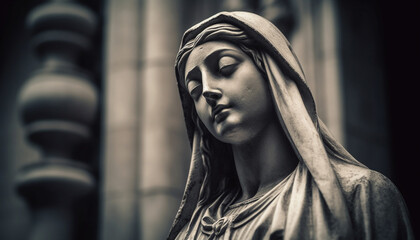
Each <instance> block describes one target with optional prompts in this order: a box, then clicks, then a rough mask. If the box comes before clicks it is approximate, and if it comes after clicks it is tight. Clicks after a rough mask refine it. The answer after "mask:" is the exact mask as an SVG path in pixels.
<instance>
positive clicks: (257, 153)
mask: <svg viewBox="0 0 420 240" xmlns="http://www.w3.org/2000/svg"><path fill="white" fill-rule="evenodd" d="M232 151H233V157H234V161H235V167H236V172H237V174H238V179H239V184H240V186H241V190H242V194H241V197H240V198H239V199H238V201H242V200H245V199H248V198H251V197H253V196H255V195H259V194H262V193H264V192H266V191H267V190H268V189H271V187H272V186H273V185H274V184H276V183H279V182H280V181H281V180H283V179H284V178H285V177H287V176H288V175H289V174H290V173H291V172H292V171H293V169H294V168H295V167H296V165H297V163H298V159H297V157H296V154H295V153H294V151H293V149H292V147H291V145H290V142H289V140H288V139H287V137H286V135H285V134H284V131H283V129H282V127H281V125H280V123H279V121H277V119H276V120H273V121H272V122H271V123H270V124H268V125H267V126H266V127H265V129H264V130H263V131H261V132H260V134H258V136H256V137H254V138H253V139H252V140H250V141H248V142H246V143H241V144H237V145H232Z"/></svg>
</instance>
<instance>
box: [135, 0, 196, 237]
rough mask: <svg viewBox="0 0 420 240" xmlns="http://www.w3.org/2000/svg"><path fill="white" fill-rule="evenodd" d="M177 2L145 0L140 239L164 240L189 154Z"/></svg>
mask: <svg viewBox="0 0 420 240" xmlns="http://www.w3.org/2000/svg"><path fill="white" fill-rule="evenodd" d="M181 3H182V1H174V0H147V1H145V8H144V14H145V17H144V42H143V49H144V54H142V56H143V58H142V59H143V61H142V62H143V64H142V65H141V67H140V69H141V73H142V74H141V89H142V106H143V107H142V111H141V126H142V127H141V147H140V151H141V152H140V159H141V164H140V167H139V172H141V174H140V179H139V190H140V203H141V208H140V222H141V229H140V230H141V235H140V236H141V239H147V240H149V239H152V240H153V239H156V240H158V239H166V237H167V234H168V232H169V228H170V226H171V225H172V222H173V220H174V216H175V213H176V211H177V210H178V206H179V204H180V200H181V196H182V192H183V190H184V187H185V180H186V175H187V172H188V166H189V160H190V150H189V143H188V140H187V133H186V128H185V123H184V120H183V114H182V109H181V105H180V100H179V94H178V89H177V86H176V79H175V73H174V67H173V66H174V61H175V56H176V53H177V51H178V46H179V43H180V36H181V32H180V29H181V26H180V18H181V16H182V14H181V13H182V10H183V6H182V4H181Z"/></svg>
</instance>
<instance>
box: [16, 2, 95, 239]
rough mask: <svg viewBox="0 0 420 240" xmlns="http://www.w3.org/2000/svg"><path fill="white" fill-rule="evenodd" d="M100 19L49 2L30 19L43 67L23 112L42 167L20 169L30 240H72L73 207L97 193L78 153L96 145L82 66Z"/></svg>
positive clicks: (24, 93) (24, 95) (22, 101)
mask: <svg viewBox="0 0 420 240" xmlns="http://www.w3.org/2000/svg"><path fill="white" fill-rule="evenodd" d="M96 21H97V20H96V16H95V15H94V14H93V13H92V12H91V11H90V10H89V9H87V8H85V7H84V6H82V5H79V4H77V3H74V2H72V1H51V2H47V3H44V4H42V5H40V6H38V7H37V8H35V9H33V10H32V11H31V13H30V14H29V16H28V18H27V25H28V28H29V30H30V31H31V34H32V43H33V45H34V48H35V51H36V53H37V55H38V56H39V58H40V60H41V61H42V67H41V68H40V69H39V70H38V71H36V72H34V73H33V74H32V75H31V77H30V78H29V79H28V80H27V83H26V84H25V85H24V87H23V89H22V90H21V93H20V96H19V108H20V112H21V117H22V120H23V124H24V127H25V131H26V136H27V139H28V140H29V141H30V142H31V143H33V144H34V145H36V146H37V147H39V148H40V150H41V155H42V157H41V159H40V160H39V161H37V162H36V163H33V164H30V165H27V166H25V167H24V168H22V169H21V170H20V172H19V174H18V176H17V182H16V185H17V190H18V192H19V194H20V195H21V196H23V197H24V198H25V199H26V201H27V203H28V205H29V206H30V207H31V210H32V212H33V221H34V222H33V228H32V232H31V234H30V239H33V240H44V239H73V228H72V222H73V215H72V207H73V206H72V204H73V203H74V202H75V200H77V199H78V198H79V197H81V196H83V195H85V194H87V193H88V192H89V191H91V190H92V189H93V188H94V186H95V180H94V177H93V176H92V174H91V172H90V170H89V165H90V161H91V159H81V158H79V157H80V153H79V151H80V149H81V147H82V145H84V144H87V143H88V142H89V141H90V140H91V138H92V129H91V127H90V126H91V124H92V123H93V121H94V119H95V116H96V113H97V105H98V96H97V90H96V87H95V86H94V84H93V83H92V81H93V79H92V77H91V76H90V75H89V73H88V72H87V71H86V70H85V69H82V68H81V67H80V66H79V64H78V59H79V57H81V56H82V54H83V53H84V52H86V51H88V50H89V49H90V38H91V35H92V34H93V33H94V31H95V29H96Z"/></svg>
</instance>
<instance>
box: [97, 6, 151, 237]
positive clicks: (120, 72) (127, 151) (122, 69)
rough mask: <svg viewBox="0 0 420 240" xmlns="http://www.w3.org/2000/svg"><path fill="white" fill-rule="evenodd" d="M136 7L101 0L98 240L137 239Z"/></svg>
mask: <svg viewBox="0 0 420 240" xmlns="http://www.w3.org/2000/svg"><path fill="white" fill-rule="evenodd" d="M141 2H142V1H141V0H108V1H106V7H105V16H104V20H105V22H104V39H105V42H104V52H105V54H104V57H105V60H104V106H103V109H104V114H103V117H104V118H103V140H104V142H103V144H102V149H101V152H102V154H103V156H102V161H103V162H102V164H101V175H102V179H103V182H102V184H101V186H100V189H101V213H102V214H101V219H100V239H101V240H114V239H118V240H133V239H139V235H138V234H139V232H138V229H139V224H140V223H139V220H138V208H139V207H138V205H139V201H138V178H139V174H140V173H139V169H138V166H139V161H140V159H139V151H141V149H140V141H139V136H140V130H139V129H140V126H139V125H140V122H139V121H140V120H139V119H140V117H139V112H140V108H141V101H140V99H141V97H142V93H141V92H140V90H141V89H140V87H139V81H140V76H139V66H140V65H141V62H140V59H139V56H140V54H141V49H140V48H141V41H140V40H141V33H142V26H141V21H140V20H141V18H142V15H143V11H142V7H141Z"/></svg>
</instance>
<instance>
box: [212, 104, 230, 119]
mask: <svg viewBox="0 0 420 240" xmlns="http://www.w3.org/2000/svg"><path fill="white" fill-rule="evenodd" d="M227 108H228V106H227V105H224V104H218V105H216V106H215V107H214V108H213V109H212V111H211V118H212V120H213V121H216V122H217V123H219V122H220V121H222V120H223V119H224V118H225V115H226V113H227V112H226V111H223V110H225V109H227ZM222 111H223V112H222Z"/></svg>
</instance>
